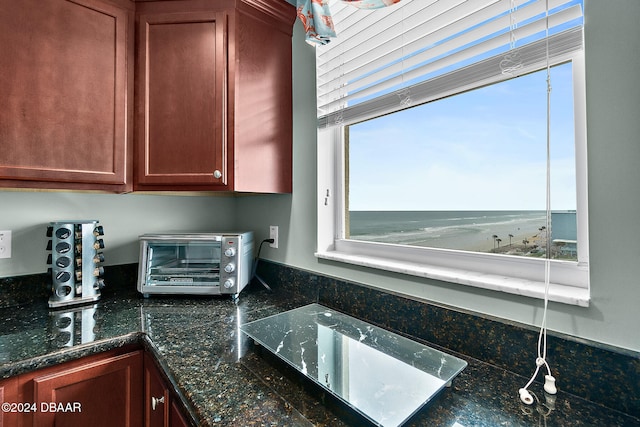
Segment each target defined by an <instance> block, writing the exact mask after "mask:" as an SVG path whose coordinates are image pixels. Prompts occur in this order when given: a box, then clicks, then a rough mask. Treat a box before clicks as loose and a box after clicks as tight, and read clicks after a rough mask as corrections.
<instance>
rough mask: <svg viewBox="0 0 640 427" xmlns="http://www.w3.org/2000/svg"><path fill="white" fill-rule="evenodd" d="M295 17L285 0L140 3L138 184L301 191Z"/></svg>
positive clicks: (143, 186)
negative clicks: (295, 179)
mask: <svg viewBox="0 0 640 427" xmlns="http://www.w3.org/2000/svg"><path fill="white" fill-rule="evenodd" d="M294 19H295V10H294V8H293V7H292V6H291V5H289V4H287V3H286V2H283V1H281V0H242V1H240V0H217V1H211V0H184V1H158V2H142V3H137V4H136V23H137V68H136V78H137V81H136V144H137V148H136V155H137V157H136V179H135V184H134V187H135V189H137V190H224V191H243V192H267V193H269V192H274V193H287V192H291V189H292V182H291V180H292V89H291V35H292V27H293V21H294Z"/></svg>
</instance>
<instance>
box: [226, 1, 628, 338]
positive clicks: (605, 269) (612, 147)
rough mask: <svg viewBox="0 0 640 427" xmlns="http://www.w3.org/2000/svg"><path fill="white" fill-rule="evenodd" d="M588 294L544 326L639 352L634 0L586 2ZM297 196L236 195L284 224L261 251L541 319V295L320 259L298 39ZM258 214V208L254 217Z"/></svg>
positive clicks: (247, 220) (307, 53) (451, 301)
mask: <svg viewBox="0 0 640 427" xmlns="http://www.w3.org/2000/svg"><path fill="white" fill-rule="evenodd" d="M585 15H586V16H585V20H586V30H585V37H586V40H585V44H586V54H585V58H586V67H587V70H586V72H587V120H588V129H587V131H588V156H589V164H588V166H589V202H590V208H589V220H590V244H591V247H590V255H591V295H592V301H591V305H590V307H589V308H581V307H575V306H570V305H565V304H557V303H550V305H549V309H550V311H549V318H548V327H549V329H551V330H555V331H559V332H563V333H567V334H570V335H573V336H576V337H581V338H586V339H590V340H595V341H598V342H601V343H606V344H611V345H615V346H619V347H623V348H627V349H631V350H636V351H640V333H638V331H637V325H638V323H639V319H638V315H637V313H638V310H639V309H640V224H639V220H638V218H639V217H640V215H639V214H638V212H639V211H640V190H638V184H639V183H640V166H639V165H640V85H638V83H637V77H636V76H637V70H638V69H640V26H639V25H638V18H639V17H640V2H639V1H637V0H614V1H601V0H586V5H585ZM294 58H295V64H294V99H295V105H294V112H295V113H294V114H295V115H294V193H293V195H291V196H277V197H273V196H259V197H251V198H240V199H238V215H239V221H240V224H241V225H244V226H247V227H252V228H253V229H254V230H256V232H257V238H259V239H263V238H266V237H268V234H267V233H268V226H269V225H270V224H273V225H279V226H280V248H279V249H270V248H267V247H266V245H265V248H264V249H263V254H262V256H263V257H264V258H268V259H270V260H273V261H277V262H281V263H284V264H288V265H291V266H295V267H299V268H303V269H307V270H311V271H316V272H320V273H323V274H327V275H331V276H337V277H341V278H345V279H348V280H353V281H356V282H360V283H363V284H367V285H369V286H373V287H377V288H383V289H388V290H391V291H393V292H400V293H403V294H406V295H410V296H412V297H415V298H419V299H424V300H428V301H432V302H435V303H439V304H446V305H449V306H454V307H460V308H463V309H467V310H472V311H475V312H478V313H484V314H488V315H492V316H497V317H500V318H504V319H511V320H515V321H518V322H522V323H525V324H531V325H539V324H540V321H541V318H542V317H541V315H542V301H539V300H535V299H531V298H525V297H518V296H516V295H503V294H500V293H497V292H492V291H486V290H481V289H474V288H469V287H466V286H462V285H455V284H451V283H443V282H436V281H432V280H426V279H425V280H422V279H418V278H413V277H404V276H402V275H398V274H391V273H384V272H381V271H377V270H373V269H367V268H358V267H354V266H350V265H346V264H340V263H333V262H327V261H320V260H317V259H316V258H315V257H314V256H313V252H314V251H315V240H316V202H317V200H318V197H317V195H316V194H317V192H316V174H315V171H316V131H315V115H316V112H315V103H314V100H315V92H314V87H313V81H314V79H313V76H314V69H313V65H314V52H313V48H312V47H310V46H308V45H306V43H304V42H303V41H302V35H301V29H300V28H299V25H297V27H296V39H295V41H294ZM256 212H260V214H259V215H256V214H255V213H256Z"/></svg>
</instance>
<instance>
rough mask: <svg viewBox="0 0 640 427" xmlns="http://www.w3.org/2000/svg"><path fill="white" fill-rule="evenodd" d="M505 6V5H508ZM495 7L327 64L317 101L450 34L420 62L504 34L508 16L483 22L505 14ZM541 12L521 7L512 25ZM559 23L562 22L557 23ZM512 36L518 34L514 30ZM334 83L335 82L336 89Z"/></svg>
mask: <svg viewBox="0 0 640 427" xmlns="http://www.w3.org/2000/svg"><path fill="white" fill-rule="evenodd" d="M567 1H569V0H552V4H551V6H552V7H556V6H558V5H561V4H564V3H566V2H567ZM506 4H508V2H507V3H506ZM495 6H500V7H504V4H494V5H492V6H490V7H487V8H485V9H483V10H482V11H479V12H476V13H474V14H473V15H472V16H473V17H474V18H475V19H462V20H459V21H457V22H452V23H450V24H448V25H447V26H445V27H443V28H442V30H438V31H435V32H433V33H431V34H427V35H425V36H423V37H422V38H420V39H417V40H413V41H409V42H405V43H404V44H403V38H404V39H405V40H406V39H409V40H412V37H411V32H413V31H414V30H418V31H420V32H422V33H424V29H422V28H420V27H418V28H416V29H412V30H410V31H409V32H408V33H407V34H405V36H404V37H396V38H393V39H391V40H390V41H389V42H388V43H387V44H386V46H381V48H380V49H378V50H377V52H386V54H384V55H383V56H378V57H377V58H376V57H374V55H373V54H371V52H370V51H366V52H365V54H363V55H358V56H355V57H354V58H353V59H350V60H348V61H345V63H344V65H341V64H338V63H335V62H333V61H331V62H330V63H329V65H328V69H329V70H330V71H328V72H327V73H321V75H320V76H319V79H318V80H319V81H320V82H321V83H320V84H319V85H318V93H319V96H320V97H321V98H324V97H328V98H329V99H331V98H332V92H333V91H335V90H336V89H338V88H340V90H341V93H344V92H345V91H346V92H351V91H353V90H358V89H359V88H362V87H364V86H366V85H367V84H370V83H373V82H375V81H377V80H382V79H384V78H386V77H389V76H392V75H393V74H395V73H397V72H398V67H399V66H400V67H406V68H409V67H411V66H414V65H415V64H416V63H417V62H416V61H409V62H404V63H403V64H401V65H397V61H398V60H400V59H402V58H403V57H404V56H405V55H407V53H406V52H411V53H414V54H415V53H417V52H419V51H421V50H423V49H424V47H425V46H429V45H432V44H434V43H436V42H438V40H444V39H447V38H448V37H451V36H452V35H455V34H460V36H459V37H455V38H453V39H450V40H448V41H447V42H445V43H442V44H440V45H438V46H434V47H433V48H431V49H429V50H428V51H426V52H423V53H421V54H420V60H421V61H423V62H424V61H428V60H431V59H433V58H436V57H438V56H440V55H443V54H445V53H447V52H453V51H455V50H457V49H460V48H462V47H463V46H465V45H467V44H469V43H471V42H473V41H474V40H481V39H483V38H486V37H489V36H491V35H492V34H496V33H498V32H499V31H508V28H509V27H510V24H511V22H512V21H511V19H512V18H511V16H509V15H503V16H502V17H500V18H498V19H495V20H492V21H489V22H486V20H487V19H488V18H489V17H491V16H495V15H496V13H503V12H505V11H504V10H502V9H498V8H497V7H495ZM454 12H455V10H454ZM543 12H544V4H542V3H541V2H538V3H535V4H533V5H531V7H527V8H523V9H521V10H518V11H517V12H515V13H514V18H515V22H516V24H518V23H521V22H525V21H526V20H529V19H531V18H533V17H535V16H536V15H540V14H541V13H543ZM577 13H579V12H577ZM449 19H450V18H449ZM482 22H485V24H484V25H481V26H478V25H479V24H480V23H482ZM553 22H558V20H557V17H556V18H554V21H553ZM560 23H562V22H561V21H560ZM472 27H476V28H475V29H474V30H471V31H468V32H463V33H460V32H461V31H462V30H464V28H472ZM514 33H515V34H518V31H514ZM407 35H408V37H407ZM506 43H508V41H507V42H505V44H506ZM469 52H471V53H473V54H474V55H476V53H474V52H475V51H473V50H469ZM354 53H356V52H354ZM350 56H351V55H350ZM465 59H468V58H460V59H459V60H460V61H464V60H465ZM394 64H395V65H394ZM356 67H357V68H356ZM360 76H367V79H366V81H363V80H357V79H358V78H359V77H360ZM347 82H350V83H347ZM336 83H338V85H337V86H336Z"/></svg>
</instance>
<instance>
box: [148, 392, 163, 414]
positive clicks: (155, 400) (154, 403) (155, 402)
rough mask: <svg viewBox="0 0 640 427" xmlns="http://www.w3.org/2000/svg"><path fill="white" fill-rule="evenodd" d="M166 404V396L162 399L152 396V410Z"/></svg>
mask: <svg viewBox="0 0 640 427" xmlns="http://www.w3.org/2000/svg"><path fill="white" fill-rule="evenodd" d="M161 403H164V396H162V397H154V396H151V409H152V410H154V411H155V410H156V408H157V407H158V405H159V404H161Z"/></svg>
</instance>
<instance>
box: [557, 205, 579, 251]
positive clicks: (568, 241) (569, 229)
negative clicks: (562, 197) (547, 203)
mask: <svg viewBox="0 0 640 427" xmlns="http://www.w3.org/2000/svg"><path fill="white" fill-rule="evenodd" d="M551 243H552V244H553V245H557V246H559V247H560V252H561V253H563V254H566V255H572V256H575V255H576V253H577V250H578V226H577V222H576V211H555V212H551Z"/></svg>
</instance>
